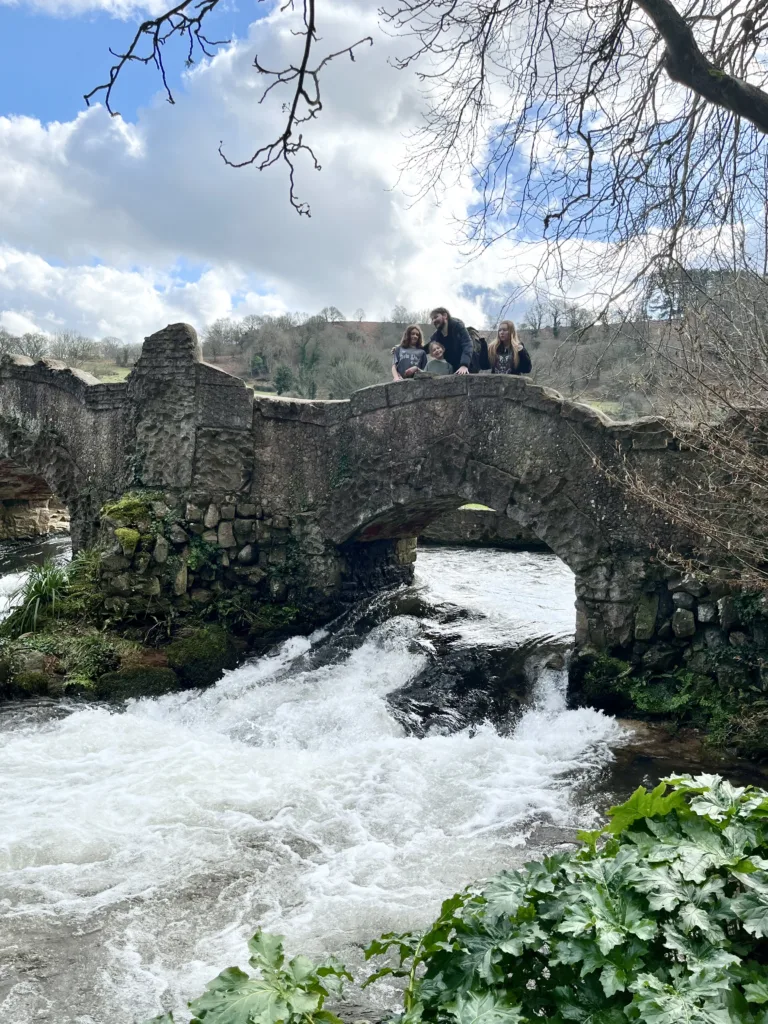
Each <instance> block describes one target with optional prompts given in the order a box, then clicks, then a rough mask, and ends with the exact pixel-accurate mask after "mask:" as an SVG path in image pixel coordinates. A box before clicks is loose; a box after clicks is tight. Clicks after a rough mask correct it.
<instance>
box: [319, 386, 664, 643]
mask: <svg viewBox="0 0 768 1024" xmlns="http://www.w3.org/2000/svg"><path fill="white" fill-rule="evenodd" d="M369 391H370V392H379V393H384V394H383V395H382V394H379V395H378V396H374V395H373V394H371V395H370V396H369V401H370V400H373V399H378V404H377V407H376V408H374V409H370V408H369V409H363V410H361V411H360V413H358V415H354V414H353V415H352V416H350V417H349V419H348V421H347V422H346V424H345V426H344V428H342V429H341V430H339V431H338V433H337V445H338V451H339V452H340V453H342V454H343V459H344V465H345V469H346V479H345V480H343V481H342V482H341V485H340V486H337V487H336V488H335V493H334V494H332V495H331V501H330V507H329V508H328V511H327V513H326V514H327V516H328V520H329V522H330V523H332V524H333V525H332V526H331V528H330V530H329V533H330V539H332V541H333V542H334V543H335V544H336V545H337V546H338V548H339V550H340V551H342V552H343V554H344V555H345V557H346V559H347V564H348V565H349V566H350V568H349V570H348V571H349V574H350V575H351V576H352V577H355V575H356V573H357V575H358V576H359V575H360V574H361V571H362V574H363V575H364V574H365V573H366V572H369V573H371V574H372V576H373V582H374V586H377V585H380V583H381V581H383V580H385V579H387V578H389V579H392V578H397V573H398V568H399V569H401V570H402V572H401V577H402V576H404V575H406V574H407V571H408V566H409V563H410V562H411V561H412V560H413V557H414V555H413V551H412V549H411V550H410V551H409V550H408V549H407V547H406V541H407V540H408V539H409V538H412V537H415V536H416V535H417V534H418V533H420V532H421V530H422V529H423V527H424V526H425V525H426V523H428V522H429V521H430V519H432V518H434V517H435V516H437V515H439V514H440V513H441V512H443V511H445V510H446V509H449V508H454V509H455V508H458V507H459V506H460V505H462V504H464V503H466V502H478V503H481V504H483V505H487V506H489V507H490V508H494V509H497V510H499V511H501V510H504V511H505V512H506V514H507V515H509V516H510V517H513V518H514V519H515V520H516V521H517V522H518V523H520V524H521V525H522V526H524V527H527V528H528V529H530V530H531V532H532V533H533V534H534V535H535V536H536V537H537V538H539V539H540V540H541V541H542V542H543V543H544V544H546V545H547V547H549V548H550V549H551V550H552V551H553V552H554V553H555V554H557V555H558V556H559V557H560V558H561V559H562V560H563V561H564V562H565V563H566V565H568V566H569V568H570V569H571V570H572V571H573V572H574V575H575V577H576V593H577V606H576V621H577V639H578V641H579V642H580V643H584V642H587V641H590V642H593V643H595V644H596V645H598V646H601V647H604V646H609V647H614V648H615V647H620V646H624V645H626V644H628V643H630V642H631V639H632V634H633V629H634V616H635V611H636V607H637V603H638V600H639V598H640V595H641V594H642V593H643V592H644V591H645V590H647V589H648V588H650V587H652V586H655V585H656V580H655V577H654V574H655V573H656V572H657V571H658V566H657V565H654V564H653V558H652V552H651V539H652V538H653V537H654V530H655V531H656V537H660V536H662V535H663V533H664V530H665V524H663V523H659V522H655V521H654V520H653V517H651V516H649V513H648V510H647V509H642V510H640V509H638V508H634V507H632V506H631V502H629V500H628V498H627V495H626V493H625V491H624V489H623V488H622V487H621V486H620V485H619V484H618V483H617V480H616V478H614V477H612V475H611V473H610V472H605V471H604V470H605V467H608V469H609V470H610V468H611V467H614V468H615V467H616V466H617V463H621V461H622V460H623V459H626V458H629V459H630V461H631V460H634V461H635V462H642V463H643V465H644V466H645V468H649V467H650V468H653V465H654V464H655V462H657V461H658V459H659V458H660V457H661V455H662V453H663V457H664V458H665V459H666V460H667V461H669V454H671V453H668V452H667V446H668V441H669V435H668V432H667V431H666V429H665V428H664V426H663V424H661V423H660V422H659V421H657V420H647V421H643V422H640V423H635V424H627V425H621V424H612V423H611V422H610V421H609V420H607V419H606V418H605V417H603V416H602V415H601V414H600V413H598V412H596V411H595V410H592V409H590V408H588V407H586V406H579V405H574V404H573V403H569V402H566V401H565V400H563V399H562V397H561V396H559V395H557V394H556V393H554V392H551V391H547V389H545V388H540V387H535V386H533V385H530V384H528V383H527V382H525V381H523V380H520V379H517V378H506V379H499V378H497V377H496V378H494V377H481V378H479V379H478V378H475V379H469V380H466V379H461V378H449V379H448V380H446V381H440V382H433V381H424V382H421V381H418V382H413V383H409V384H407V385H399V384H394V385H387V386H385V387H380V388H375V389H373V388H372V389H369ZM382 397H383V398H384V403H382V402H381V398H382ZM352 404H353V406H354V404H355V396H353V399H352ZM383 438H384V439H386V441H385V442H383V441H382V439H383ZM598 464H600V465H601V466H602V467H603V470H601V469H598ZM371 545H374V546H375V547H370V546H371ZM374 551H375V552H376V556H377V557H376V558H373V557H372V556H373V553H374Z"/></svg>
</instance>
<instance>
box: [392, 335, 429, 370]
mask: <svg viewBox="0 0 768 1024" xmlns="http://www.w3.org/2000/svg"><path fill="white" fill-rule="evenodd" d="M426 365H427V353H426V352H425V351H424V335H423V334H422V333H421V328H420V327H417V326H416V324H412V325H411V326H410V327H406V329H405V330H404V331H403V337H402V339H401V341H400V344H399V345H395V347H394V348H393V349H392V380H404V379H405V378H406V377H413V376H414V374H415V373H416V371H417V370H423V369H424V367H425V366H426Z"/></svg>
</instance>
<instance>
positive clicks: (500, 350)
mask: <svg viewBox="0 0 768 1024" xmlns="http://www.w3.org/2000/svg"><path fill="white" fill-rule="evenodd" d="M488 362H489V363H490V364H491V373H530V372H531V357H530V356H529V355H528V352H527V351H526V348H525V345H524V344H523V343H522V341H520V338H519V337H518V334H517V329H516V327H515V325H514V324H513V323H512V321H511V320H502V321H501V323H500V324H499V328H498V331H497V332H496V337H495V338H494V339H493V341H492V342H491V343H490V345H489V346H488Z"/></svg>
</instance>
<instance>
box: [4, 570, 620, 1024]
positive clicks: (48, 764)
mask: <svg viewBox="0 0 768 1024" xmlns="http://www.w3.org/2000/svg"><path fill="white" fill-rule="evenodd" d="M426 554H427V557H426V558H423V557H422V555H420V559H421V567H420V573H421V580H420V583H419V586H420V587H421V588H422V592H424V589H425V588H426V590H427V591H429V590H430V587H433V589H434V595H435V596H436V598H437V599H439V600H440V601H448V600H452V599H455V597H456V595H455V594H453V595H452V594H451V591H450V577H451V575H453V576H454V577H458V576H461V575H462V574H466V573H467V572H472V573H475V574H479V573H481V572H482V570H483V568H484V562H483V559H486V562H485V568H487V569H488V570H489V572H488V573H486V577H487V578H490V569H491V568H492V567H493V568H494V571H497V570H498V569H499V566H504V567H505V569H506V573H503V574H502V575H504V577H505V579H506V583H505V584H504V586H505V587H506V590H507V593H506V597H504V595H502V596H501V599H500V600H492V602H491V603H492V605H493V607H490V605H489V606H488V607H487V608H486V609H485V610H484V609H483V607H482V601H475V602H474V604H473V603H472V599H471V598H466V595H465V596H464V597H463V598H462V600H464V601H465V606H466V602H467V601H468V602H469V605H471V608H470V610H471V611H472V615H473V618H472V619H470V620H466V621H463V622H462V626H461V631H462V633H461V638H460V640H459V642H467V639H468V636H469V635H471V630H472V628H473V627H472V622H473V621H474V622H475V623H476V628H477V629H478V630H480V631H481V632H482V631H487V630H489V629H491V630H492V632H493V635H494V636H498V633H499V628H500V626H499V623H494V622H493V621H490V624H489V620H492V616H493V615H494V614H497V606H498V605H499V603H501V605H502V607H503V606H504V605H505V604H506V605H507V606H509V607H510V608H512V607H514V608H515V609H516V614H518V613H519V612H520V609H521V602H520V591H521V588H524V586H530V585H531V581H530V568H529V567H528V564H527V561H526V560H521V559H520V558H519V557H517V559H516V558H515V556H513V555H511V554H509V553H498V552H460V553H458V556H457V558H456V557H454V556H453V555H451V559H452V560H451V561H450V562H449V566H448V568H446V560H445V559H444V558H442V554H443V553H442V552H435V551H430V552H427V553H426ZM531 557H534V556H530V555H528V556H526V559H528V558H531ZM538 557H542V556H538ZM543 557H545V558H547V557H548V558H550V559H551V558H552V556H543ZM457 559H458V560H457ZM551 567H553V568H551V576H550V579H549V584H548V593H549V602H550V604H551V606H552V607H553V609H555V612H554V615H553V617H552V618H551V619H550V620H549V622H548V623H544V624H545V625H546V626H547V627H548V630H549V632H555V633H557V632H559V631H561V630H560V625H559V620H558V615H559V614H560V613H561V612H562V613H563V614H565V612H564V607H565V604H566V602H567V601H568V600H570V602H572V599H573V598H572V580H570V578H569V575H568V574H567V570H564V567H560V564H559V563H557V565H555V562H554V561H552V562H551ZM555 570H556V571H555ZM516 573H517V577H516ZM520 573H522V574H523V575H525V576H526V580H527V582H526V581H525V580H523V579H521V576H520ZM438 577H439V586H438V584H437V580H438ZM458 585H459V584H458V583H457V586H458ZM463 585H464V584H463V583H462V584H461V586H463ZM494 585H496V584H494ZM459 589H461V587H459ZM544 589H546V588H544ZM485 594H486V596H487V594H488V587H487V586H486V588H485ZM542 594H543V590H542ZM497 596H498V595H497ZM560 606H562V607H560ZM558 608H559V611H558ZM571 608H572V604H571ZM571 616H572V611H571ZM510 628H512V627H510ZM514 628H515V629H517V630H519V628H520V627H519V624H518V625H515V626H514ZM536 628H537V629H538V628H539V626H537V627H536ZM422 629H423V622H422V621H421V620H419V619H417V618H415V617H410V616H397V617H395V618H393V619H390V620H388V621H386V622H384V623H383V624H381V625H379V626H377V627H375V628H374V629H372V630H371V631H370V632H369V633H368V634H367V636H365V638H364V639H363V641H362V643H361V645H360V646H358V647H357V649H355V650H353V651H351V652H350V653H345V654H344V655H343V656H338V657H336V659H335V660H331V662H330V663H325V664H321V663H320V662H322V660H323V659H322V658H318V657H317V655H318V652H322V651H323V649H324V645H326V644H327V643H328V637H327V634H325V633H318V634H315V636H313V637H311V638H303V637H295V638H293V639H291V640H289V641H288V642H287V643H285V644H283V645H282V646H281V648H280V649H279V650H278V651H277V652H276V653H275V654H274V655H272V656H270V657H265V658H261V659H259V660H258V661H255V662H253V663H251V664H248V665H245V666H243V667H241V668H239V669H237V670H235V671H233V672H229V673H227V674H226V675H225V676H224V678H223V679H222V680H221V681H220V682H219V683H218V684H217V685H216V686H215V687H212V688H211V689H209V690H207V691H205V692H202V693H199V692H187V693H182V694H174V695H169V696H167V697H163V698H160V699H157V700H143V701H135V702H132V703H130V704H129V705H128V707H127V708H126V709H124V710H121V711H118V710H115V709H110V708H108V707H82V706H79V707H78V706H74V705H73V706H71V707H70V708H69V709H63V708H62V707H59V708H58V709H56V710H55V713H54V712H53V711H52V709H50V708H47V707H40V708H39V711H38V714H37V716H35V715H30V714H29V711H28V710H26V711H24V713H18V714H14V713H8V714H7V715H6V716H5V722H6V727H5V729H4V730H3V731H2V732H0V777H2V778H3V780H4V785H3V787H2V790H1V791H0V821H2V823H3V834H2V838H0V866H1V867H2V871H3V882H2V892H1V894H0V895H1V898H2V904H1V906H2V911H3V914H2V916H3V918H4V924H3V925H2V926H0V927H2V932H0V946H2V947H4V953H5V960H6V967H5V976H3V975H2V974H0V994H1V995H2V996H3V998H4V1001H3V1002H2V1003H0V1019H2V1020H9V1021H10V1020H12V1021H13V1022H14V1024H32V1021H36V1020H41V1019H46V1017H45V1016H40V1014H41V1013H42V1014H47V1015H48V1018H47V1019H51V1020H55V1021H56V1024H107V1022H109V1024H129V1022H133V1021H134V1020H142V1019H143V1018H144V1017H150V1016H152V1015H153V1014H154V1013H159V1012H160V1010H161V1008H163V1009H165V1008H173V1009H174V1010H175V1011H176V1012H177V1013H178V1015H179V1016H178V1019H179V1020H180V1021H184V1020H186V1019H187V1017H186V1016H185V1015H184V1010H183V1007H184V1001H185V1000H186V999H187V998H189V997H190V996H192V995H194V994H196V993H197V992H199V991H200V989H201V988H202V986H203V985H204V983H205V982H206V981H207V980H209V979H210V978H211V977H212V976H213V975H214V974H215V973H216V972H217V971H218V970H220V969H221V968H222V967H224V966H227V965H228V964H230V963H235V962H238V961H242V950H243V944H244V940H245V938H246V937H247V936H248V935H249V934H250V933H251V932H252V931H253V930H254V928H255V927H256V926H257V925H261V926H262V927H264V928H266V929H267V930H272V931H279V932H281V933H283V934H285V935H286V936H287V941H288V944H289V947H290V949H291V950H293V951H298V950H302V951H304V952H307V953H309V954H315V955H322V954H324V953H326V952H330V951H335V952H339V953H341V955H342V956H343V957H344V958H345V959H347V961H348V962H350V963H352V964H353V966H358V967H359V966H360V963H361V953H360V946H361V944H362V943H365V942H366V941H367V940H368V939H370V938H371V937H372V936H374V935H376V934H378V933H380V932H381V931H386V930H390V929H397V930H404V929H406V928H409V927H418V926H419V925H421V924H424V923H425V922H426V921H428V920H429V919H430V917H431V916H432V915H433V914H434V912H435V911H436V909H437V908H438V907H439V904H440V901H441V900H442V899H443V898H445V896H446V895H449V894H450V893H452V892H454V891H455V890H456V889H458V888H461V887H462V886H463V885H465V884H466V883H468V882H469V881H471V880H473V879H475V878H480V877H483V876H486V875H488V874H491V873H492V872H494V871H496V870H498V869H500V868H501V867H503V866H505V865H508V864H510V863H517V862H519V861H520V860H522V859H524V858H525V857H526V856H527V855H528V853H529V852H530V851H527V850H526V846H525V842H526V836H528V835H529V833H530V832H531V829H532V828H533V826H534V825H535V824H536V823H538V822H542V821H545V822H553V823H557V824H579V825H585V824H591V823H592V822H593V821H594V819H595V813H596V812H595V808H594V807H593V806H592V804H591V802H590V800H589V799H588V798H587V797H585V784H586V783H587V782H588V781H589V779H590V778H593V777H595V776H596V775H597V774H599V773H600V771H601V770H602V769H603V768H604V766H605V765H606V764H608V762H609V761H610V759H611V754H610V745H611V744H612V743H616V742H618V741H619V740H620V735H621V734H620V730H619V727H618V726H617V724H616V723H615V722H614V721H613V720H612V719H610V718H607V717H605V716H603V715H601V714H599V713H597V712H593V711H589V710H578V711H573V710H566V706H565V680H564V675H563V673H558V672H555V671H552V670H544V671H543V672H542V673H541V674H540V675H539V677H538V681H537V683H536V688H535V692H534V695H533V700H532V703H531V705H530V707H529V708H528V709H527V710H526V711H525V712H524V714H523V715H522V717H521V718H520V720H519V721H518V722H517V723H516V726H515V728H514V730H513V731H512V732H511V735H505V736H502V735H500V734H499V733H498V732H496V731H495V730H494V729H493V728H491V727H490V726H486V725H482V724H481V725H479V726H478V727H476V728H474V729H472V730H465V731H463V732H460V733H454V734H452V735H429V736H427V737H425V738H423V739H417V738H415V737H413V736H409V735H406V734H405V732H404V731H403V729H402V728H401V727H400V725H399V724H398V723H397V722H396V721H395V720H394V719H393V717H392V716H391V714H390V713H389V711H388V709H387V704H386V701H385V699H384V698H385V695H386V694H387V693H388V692H390V691H391V690H393V689H395V688H396V687H398V686H401V685H403V683H405V682H406V681H407V680H408V679H410V678H413V677H414V676H415V675H416V674H417V673H418V672H419V671H420V670H421V668H422V667H423V666H424V664H425V659H426V657H427V654H426V653H425V648H424V646H423V645H422V644H420V642H419V636H420V633H421V631H422Z"/></svg>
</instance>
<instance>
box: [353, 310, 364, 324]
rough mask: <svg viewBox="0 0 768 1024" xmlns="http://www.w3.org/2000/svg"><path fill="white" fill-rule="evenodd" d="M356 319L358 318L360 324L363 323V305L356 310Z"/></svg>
mask: <svg viewBox="0 0 768 1024" xmlns="http://www.w3.org/2000/svg"><path fill="white" fill-rule="evenodd" d="M355 320H357V322H358V323H359V324H361V323H362V322H363V320H365V310H364V309H363V308H362V306H360V307H358V308H357V309H356V310H355Z"/></svg>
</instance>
